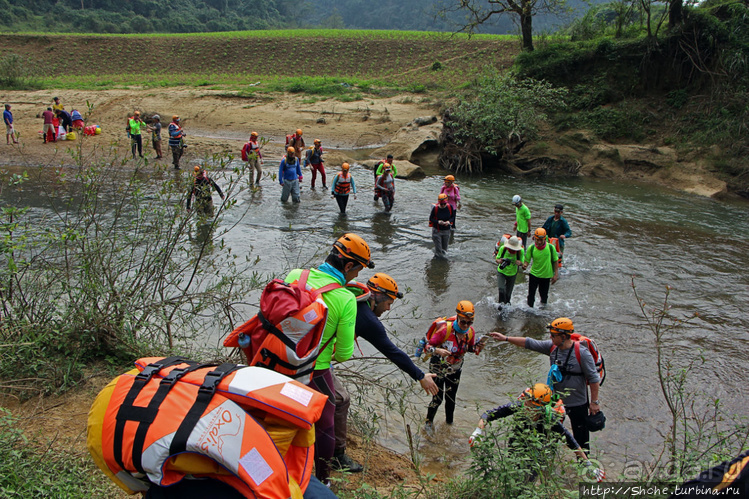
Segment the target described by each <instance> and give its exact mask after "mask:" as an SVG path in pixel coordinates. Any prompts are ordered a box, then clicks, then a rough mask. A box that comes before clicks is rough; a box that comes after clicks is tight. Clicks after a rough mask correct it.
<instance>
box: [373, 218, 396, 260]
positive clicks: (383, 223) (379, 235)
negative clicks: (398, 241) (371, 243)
mask: <svg viewBox="0 0 749 499" xmlns="http://www.w3.org/2000/svg"><path fill="white" fill-rule="evenodd" d="M372 232H374V239H375V241H376V242H377V244H379V245H380V246H381V248H382V250H383V251H385V250H387V247H388V246H390V245H392V244H393V236H394V235H395V226H394V225H393V221H392V219H391V215H390V213H386V212H384V211H378V212H376V213H374V214H373V215H372Z"/></svg>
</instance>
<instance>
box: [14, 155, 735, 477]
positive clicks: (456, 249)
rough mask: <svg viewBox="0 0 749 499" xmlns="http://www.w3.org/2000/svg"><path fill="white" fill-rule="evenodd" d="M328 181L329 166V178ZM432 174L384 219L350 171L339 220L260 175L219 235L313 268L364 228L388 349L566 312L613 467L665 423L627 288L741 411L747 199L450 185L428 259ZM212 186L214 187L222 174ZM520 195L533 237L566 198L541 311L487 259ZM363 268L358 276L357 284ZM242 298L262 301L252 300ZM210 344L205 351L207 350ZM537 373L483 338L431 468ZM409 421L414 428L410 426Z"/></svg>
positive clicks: (633, 456) (321, 197)
mask: <svg viewBox="0 0 749 499" xmlns="http://www.w3.org/2000/svg"><path fill="white" fill-rule="evenodd" d="M267 164H270V161H268V162H267ZM329 169H330V170H333V169H332V168H329ZM333 173H334V172H332V171H329V172H328V175H329V178H330V177H331V176H332V174H333ZM427 173H428V174H427V176H426V177H425V178H423V179H418V180H398V181H397V192H396V197H395V205H394V208H393V211H392V213H389V214H388V213H384V211H383V208H382V203H381V202H379V203H374V202H373V200H372V183H373V179H372V174H371V172H370V171H369V170H366V169H364V168H363V167H361V166H359V165H354V167H352V174H353V176H354V178H355V180H356V183H357V187H358V190H359V194H358V199H356V200H354V199H351V201H350V202H349V209H348V214H347V215H346V216H341V215H340V214H339V213H338V209H337V205H336V203H335V201H334V200H332V199H331V197H330V195H329V193H327V192H324V191H322V190H321V188H320V186H319V179H318V189H317V190H315V191H312V190H311V189H310V188H309V180H310V176H309V172H305V180H304V188H303V192H302V202H301V204H299V205H293V204H292V203H291V202H289V203H288V204H286V205H282V204H281V203H280V201H279V196H280V190H281V189H280V187H279V185H278V184H277V182H274V181H272V180H271V179H270V178H269V177H266V178H264V180H263V184H262V188H261V189H259V190H258V191H256V192H254V193H252V192H249V191H244V192H241V193H239V194H238V196H237V199H238V206H237V207H236V208H235V209H232V210H231V211H229V212H228V213H227V215H226V217H225V219H224V224H226V225H227V226H228V225H231V224H234V223H236V222H238V221H239V224H238V226H237V227H236V228H235V229H234V230H233V231H232V232H230V233H229V234H228V235H227V236H225V240H226V244H227V245H228V246H231V247H232V249H233V251H234V252H235V253H237V254H240V255H244V254H247V253H249V254H250V255H251V258H252V259H254V258H259V261H258V263H257V265H258V268H259V269H260V270H261V271H263V272H268V273H280V272H284V271H285V270H287V269H289V268H293V267H296V266H300V265H317V264H319V263H320V262H322V260H323V259H324V256H325V253H326V252H327V250H328V248H329V247H330V244H331V243H332V241H333V240H334V239H335V238H336V237H338V236H339V235H341V234H342V233H344V232H355V233H357V234H359V235H360V236H362V237H363V238H364V239H365V240H366V241H368V242H369V244H370V247H371V249H372V257H373V260H374V261H375V263H376V269H375V271H378V272H386V273H388V274H390V275H391V276H392V277H394V278H395V279H396V280H397V282H398V284H399V286H400V287H401V289H404V290H405V291H406V297H405V299H403V300H398V301H397V302H396V304H395V305H394V306H393V309H392V310H391V311H390V312H389V313H387V314H386V315H385V316H384V317H383V319H384V322H385V324H386V325H387V326H388V328H389V329H390V330H392V331H393V332H394V335H395V341H396V343H398V344H400V345H403V346H404V349H406V350H407V351H409V352H411V351H412V348H413V345H414V344H415V342H416V341H417V339H418V338H419V337H421V336H422V335H423V334H424V332H425V331H426V328H427V327H428V325H429V323H430V322H431V320H432V319H433V318H435V317H438V316H443V315H452V314H453V312H454V310H455V305H456V304H457V302H458V301H459V300H471V301H473V302H474V303H475V304H476V315H477V318H476V323H475V324H474V327H475V329H476V330H477V331H478V332H479V333H480V334H481V333H485V332H489V331H492V330H496V331H502V332H503V333H505V334H509V335H513V336H532V337H534V338H546V337H547V333H546V330H545V328H544V325H545V324H547V323H548V322H550V321H551V320H553V319H554V318H556V317H560V316H566V317H570V318H571V319H572V320H573V321H574V323H575V329H576V330H577V331H579V332H581V333H583V334H586V335H588V336H591V337H593V338H594V339H595V340H596V341H597V343H598V345H599V347H600V348H601V349H602V351H603V353H604V355H605V359H606V367H607V371H608V377H607V379H606V382H605V384H604V386H603V387H602V388H601V393H600V398H601V401H602V409H603V410H604V412H605V413H606V416H607V419H608V422H607V426H606V429H605V430H604V431H602V432H600V433H597V434H593V440H592V442H591V445H592V447H593V449H594V454H595V455H596V457H598V458H599V459H600V460H601V461H602V462H603V464H604V465H605V466H607V468H609V469H612V470H621V469H622V468H623V467H624V465H625V463H631V462H632V461H633V460H639V461H647V460H649V458H650V455H651V452H653V451H654V450H655V449H656V448H658V447H659V444H660V442H661V441H662V437H661V436H660V433H659V432H662V431H664V430H665V429H666V427H667V426H666V425H667V418H668V414H667V410H666V407H665V404H664V402H663V396H662V394H661V392H660V387H659V384H658V380H657V378H656V364H655V354H654V342H653V336H652V335H651V334H650V333H649V332H648V330H647V329H646V328H645V327H644V321H643V318H642V316H641V314H640V311H639V308H638V304H637V301H636V300H635V298H634V294H633V290H632V287H631V279H632V277H634V279H635V282H636V285H637V290H638V293H640V296H641V297H642V298H644V299H645V300H646V301H647V302H648V304H652V305H657V304H658V303H660V302H662V300H663V297H664V291H665V289H666V286H671V287H672V291H671V296H670V304H671V305H672V306H673V309H672V312H673V313H674V314H675V315H677V316H679V317H681V318H686V317H689V316H692V315H694V314H695V313H698V314H699V316H698V317H695V318H693V319H692V320H691V321H690V322H688V323H687V324H685V325H684V326H682V327H680V328H679V329H677V330H675V331H674V332H673V333H672V334H670V336H669V337H668V339H667V348H666V353H667V354H668V355H669V356H670V357H671V358H672V359H673V360H674V361H675V362H676V363H677V364H678V365H684V363H685V362H686V361H688V360H690V359H693V358H695V357H696V356H697V354H698V352H699V351H703V354H704V357H705V363H704V365H702V366H700V367H699V368H698V369H697V370H696V371H695V372H694V373H693V374H692V375H691V378H690V379H691V383H690V386H691V387H692V389H694V390H698V391H700V392H704V393H705V398H703V400H707V397H717V398H720V399H721V402H722V404H723V409H724V411H725V412H726V413H727V414H742V415H744V416H749V409H748V407H749V404H747V403H746V396H745V395H743V393H744V392H743V390H744V389H745V387H746V386H747V384H749V374H747V372H746V370H745V369H744V366H745V365H747V362H749V321H748V320H747V316H746V313H745V311H744V310H743V308H744V307H745V306H746V305H747V303H749V272H748V271H747V268H749V252H747V250H746V248H747V243H746V241H747V240H749V219H748V218H747V214H748V213H749V210H747V205H746V203H743V202H738V201H736V202H734V201H716V200H713V199H706V198H702V197H697V196H694V195H689V194H683V193H679V192H674V191H670V190H665V189H660V188H657V187H654V186H652V185H646V184H629V183H623V182H621V181H608V180H594V179H586V178H565V179H552V178H542V179H537V178H536V179H517V178H512V177H508V176H505V175H503V174H492V173H488V174H484V175H481V176H478V175H475V176H463V175H458V176H457V184H458V185H459V186H460V188H461V195H462V197H463V209H461V210H460V211H459V212H458V216H457V222H456V225H457V230H456V231H455V234H454V240H453V241H452V242H451V244H450V248H449V251H448V253H449V258H448V259H447V260H437V259H435V258H433V253H432V241H431V230H430V228H429V227H428V225H427V219H428V215H429V210H430V206H431V204H432V203H434V202H435V201H436V196H437V193H438V192H439V188H440V186H441V185H442V175H443V174H444V173H441V172H437V171H432V172H427ZM215 177H216V178H217V180H219V182H221V176H220V174H217V175H215ZM26 192H27V193H28V192H29V189H27V190H26ZM514 194H520V195H521V196H522V197H523V199H524V200H525V202H526V204H527V205H528V206H529V208H530V210H531V212H532V214H533V218H532V226H533V227H537V226H540V225H541V224H542V223H543V221H544V220H545V219H546V217H548V216H549V215H551V214H552V208H553V206H554V204H555V203H563V204H564V205H565V210H564V214H565V217H566V219H567V221H568V222H569V224H570V226H571V228H572V237H571V238H569V239H568V240H567V246H566V253H565V258H564V268H563V269H562V271H561V278H560V280H559V282H557V283H556V284H555V285H553V286H552V288H551V292H550V299H549V304H548V306H547V307H546V308H544V309H538V308H534V309H531V308H529V307H528V306H527V305H526V304H525V295H526V292H527V276H523V277H522V278H521V279H520V280H519V282H518V284H517V285H516V287H515V291H514V296H513V298H512V306H511V307H510V308H509V309H505V310H503V311H502V312H501V313H500V312H499V311H498V310H497V306H496V303H497V289H496V265H495V264H494V262H493V254H492V253H493V249H494V245H495V243H496V242H497V240H498V238H499V237H500V235H501V234H502V233H504V232H510V231H511V230H512V224H513V222H514V218H515V215H514V207H513V206H512V204H511V202H510V200H511V198H512V196H513V195H514ZM28 199H29V198H27V201H28ZM216 199H218V198H216ZM6 201H7V199H6ZM248 205H249V206H248ZM244 208H249V210H248V211H247V213H246V215H245V216H244V218H243V219H242V220H241V221H240V220H238V218H237V217H238V216H239V214H240V213H244V212H245V209H244ZM371 273H372V271H368V270H367V271H364V272H362V273H361V275H360V280H365V279H366V278H367V277H368V276H370V275H371ZM246 301H247V302H250V303H257V297H248V298H247V300H246ZM249 313H251V312H250V311H248V314H249ZM245 318H248V317H245ZM227 332H228V331H224V332H222V333H223V334H225V333H227ZM216 336H217V335H210V337H209V338H207V339H206V341H207V342H211V343H213V342H216ZM360 345H361V349H362V352H361V353H360V352H359V350H358V349H357V350H356V353H355V355H357V356H361V355H364V356H369V355H372V354H373V352H372V350H373V349H372V348H371V347H369V346H368V345H367V344H366V343H365V342H363V341H362V342H360ZM351 365H352V366H356V365H357V364H356V363H351ZM359 365H361V364H359ZM419 365H420V366H422V367H424V368H426V364H422V363H419ZM547 369H548V359H547V358H546V357H543V356H540V355H537V354H534V353H532V352H528V351H525V350H522V349H519V348H515V347H512V346H511V345H508V344H498V343H497V342H493V341H490V342H489V344H488V346H487V348H486V349H485V350H484V352H483V353H482V354H481V355H480V356H478V357H476V356H473V355H472V354H471V355H469V356H468V358H467V361H466V363H465V368H464V372H463V376H462V383H461V386H460V390H459V391H458V407H457V409H456V417H455V424H454V425H453V426H452V427H447V426H446V425H445V424H444V416H443V414H444V413H443V412H442V408H441V409H440V412H439V413H438V415H437V418H436V420H435V423H436V430H437V435H436V436H435V437H434V438H432V439H428V438H426V437H425V436H424V435H423V434H419V438H418V442H417V444H418V447H419V450H420V452H421V453H422V455H423V458H424V465H425V466H426V467H427V469H438V468H443V469H444V468H455V469H462V468H464V467H465V465H466V462H467V456H468V447H467V438H468V435H469V434H470V433H471V431H472V430H473V428H474V427H475V424H476V421H477V419H478V415H479V414H480V413H481V412H482V411H483V410H485V409H489V408H491V407H495V406H497V405H499V404H502V403H505V402H506V401H507V400H508V399H509V398H514V397H516V396H517V394H518V393H519V392H520V391H522V389H523V388H524V387H525V386H527V384H528V383H529V382H540V381H545V378H546V372H547ZM394 376H400V374H394ZM410 399H411V400H412V401H413V402H414V403H415V404H416V406H415V407H417V409H416V412H415V414H416V415H417V417H418V414H419V413H421V416H420V417H421V418H423V415H424V414H425V411H426V405H427V403H428V400H429V397H427V396H426V395H424V394H423V392H422V394H420V395H412V396H411V397H410ZM419 423H420V420H416V421H413V424H412V428H413V429H414V431H415V432H416V428H415V426H416V425H418V424H419ZM380 430H381V431H380V435H379V438H380V441H382V442H383V443H384V444H386V445H387V446H389V447H391V448H394V449H395V450H398V451H401V452H405V451H407V445H406V438H405V435H404V430H403V423H402V421H400V420H399V418H398V417H394V414H392V413H391V414H390V416H389V417H387V418H386V419H384V420H383V421H382V423H381V429H380ZM609 476H611V475H609Z"/></svg>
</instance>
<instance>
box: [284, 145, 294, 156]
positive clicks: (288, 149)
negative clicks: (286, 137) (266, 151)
mask: <svg viewBox="0 0 749 499" xmlns="http://www.w3.org/2000/svg"><path fill="white" fill-rule="evenodd" d="M286 152H287V153H289V154H296V149H294V148H293V147H291V146H289V147H287V148H286Z"/></svg>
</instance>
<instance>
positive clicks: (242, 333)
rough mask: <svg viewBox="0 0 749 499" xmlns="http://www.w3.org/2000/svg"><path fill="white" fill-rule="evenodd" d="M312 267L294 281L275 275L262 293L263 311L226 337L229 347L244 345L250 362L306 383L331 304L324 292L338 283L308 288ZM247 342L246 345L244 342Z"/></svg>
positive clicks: (312, 367) (243, 347) (319, 346)
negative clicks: (242, 343)
mask: <svg viewBox="0 0 749 499" xmlns="http://www.w3.org/2000/svg"><path fill="white" fill-rule="evenodd" d="M308 277H309V269H305V270H304V271H302V275H301V276H300V277H299V280H298V281H294V282H292V283H291V284H289V283H286V282H284V281H283V280H281V279H274V280H272V281H271V282H269V283H268V285H267V286H265V289H264V290H263V292H262V294H261V295H260V311H259V312H258V313H257V315H255V316H254V317H252V318H251V319H250V320H248V321H247V322H245V323H244V324H242V325H241V326H239V327H238V328H236V329H235V330H234V331H232V332H231V334H229V336H228V337H227V338H226V339H225V340H224V346H225V347H230V348H232V347H241V348H242V351H243V352H244V354H245V355H246V357H247V363H248V365H250V366H260V367H266V368H268V369H272V370H274V371H278V372H280V373H281V374H285V375H286V376H289V377H290V378H293V379H295V380H297V381H300V382H302V383H304V384H307V383H309V381H310V380H311V379H312V373H313V371H314V367H315V361H316V360H317V356H318V355H319V354H320V352H321V351H322V350H324V349H325V347H326V346H327V344H325V345H320V341H321V340H322V334H323V330H324V329H325V321H326V320H327V317H328V307H327V305H325V302H324V301H323V299H322V294H323V293H325V292H326V291H330V290H332V289H336V288H340V287H341V285H340V284H337V283H332V284H328V285H327V286H323V287H322V288H319V289H307V278H308ZM240 342H245V345H244V346H242V345H240Z"/></svg>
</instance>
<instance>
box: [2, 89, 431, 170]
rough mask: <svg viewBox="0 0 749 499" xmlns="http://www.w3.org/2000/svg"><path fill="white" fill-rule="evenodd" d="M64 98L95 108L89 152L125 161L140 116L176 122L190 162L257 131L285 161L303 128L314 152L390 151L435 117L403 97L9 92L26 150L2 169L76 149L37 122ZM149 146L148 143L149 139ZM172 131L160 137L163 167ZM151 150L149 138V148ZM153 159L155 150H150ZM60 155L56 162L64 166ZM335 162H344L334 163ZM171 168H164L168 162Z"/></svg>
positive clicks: (268, 151)
mask: <svg viewBox="0 0 749 499" xmlns="http://www.w3.org/2000/svg"><path fill="white" fill-rule="evenodd" d="M55 95H57V96H59V97H60V99H61V101H62V103H63V104H64V105H65V109H66V110H68V111H70V110H72V109H78V110H79V111H80V112H81V113H82V114H85V112H86V109H87V106H86V102H87V101H89V102H90V103H91V104H93V106H94V107H93V110H92V112H91V113H90V115H89V116H88V119H87V123H88V124H98V125H100V126H101V128H102V134H101V135H98V136H96V137H92V138H87V146H88V144H96V145H98V146H100V147H106V148H108V147H109V145H110V144H113V143H116V144H119V146H120V147H121V148H122V153H123V154H124V153H125V152H127V151H129V140H128V139H127V136H126V132H125V121H126V119H127V118H128V116H131V115H132V112H133V111H134V110H136V109H138V110H140V111H141V113H142V114H143V116H145V117H148V116H151V115H153V114H159V115H160V116H161V122H162V125H164V127H166V125H167V124H168V123H169V121H170V120H171V117H172V115H174V114H177V115H179V116H180V117H181V119H182V125H183V128H184V129H185V132H186V133H187V142H188V144H189V147H188V155H187V159H188V162H189V159H190V158H195V157H202V156H205V155H210V154H213V153H217V152H224V151H229V152H233V153H234V154H237V155H238V154H239V151H240V149H241V147H242V144H244V142H245V141H246V140H247V138H248V137H249V134H250V132H251V131H253V130H254V131H257V132H258V133H259V134H260V136H261V137H264V138H266V139H268V140H269V143H268V145H266V146H265V148H264V151H263V152H264V154H265V156H266V157H267V158H274V159H275V158H276V157H278V158H280V156H281V155H282V152H283V145H284V141H285V136H286V134H289V133H292V132H293V131H294V130H296V129H297V128H301V129H302V130H303V131H304V138H305V139H306V141H307V142H309V145H311V144H312V140H313V139H315V138H319V139H321V140H322V143H323V147H327V148H328V149H329V150H334V149H343V150H351V149H356V148H367V147H377V146H381V145H383V144H385V143H387V142H388V141H389V140H390V137H391V136H392V135H393V134H394V133H395V132H396V131H397V130H398V129H399V128H400V127H401V126H403V125H405V124H407V123H408V122H410V121H411V120H413V119H414V118H416V117H418V116H422V115H430V114H435V110H434V109H433V106H432V105H429V104H416V103H414V102H412V101H411V100H410V99H407V98H405V97H404V96H397V97H390V98H383V99H365V100H360V101H354V102H346V103H344V102H340V101H337V100H333V99H327V100H320V101H315V100H314V99H310V98H309V97H306V98H305V97H302V96H295V95H278V96H273V97H265V96H264V97H258V98H240V97H232V96H230V95H229V96H227V94H226V93H225V92H222V91H217V90H207V89H206V90H203V89H196V88H194V87H190V88H184V87H183V88H169V89H163V90H153V89H146V90H142V89H128V90H121V89H118V90H104V91H97V92H86V91H78V90H71V91H60V92H57V91H36V92H20V91H19V92H6V93H5V94H3V95H2V99H3V100H4V102H8V103H10V104H11V105H12V111H13V116H14V120H15V124H16V129H17V130H18V131H19V132H20V134H21V136H20V140H21V147H18V148H17V147H12V148H11V147H8V146H5V145H4V144H3V145H0V147H3V148H4V150H3V152H4V154H2V160H0V161H1V162H2V163H5V164H10V163H22V164H26V163H36V164H40V163H41V164H47V163H49V162H51V161H53V159H54V158H56V156H55V145H56V146H57V148H58V149H64V147H63V146H67V147H69V146H71V145H73V144H75V142H67V141H66V142H58V143H56V144H43V143H42V140H41V138H40V135H39V132H40V131H41V130H42V119H41V118H37V115H38V114H39V113H41V112H42V111H43V110H44V109H45V108H46V107H47V106H48V105H51V99H52V97H53V96H55ZM144 138H145V137H144ZM166 138H167V134H166V130H164V131H163V132H162V139H163V144H164V149H165V150H164V156H165V160H167V159H168V154H167V153H168V151H167V150H166V140H165V139H166ZM147 144H150V138H149V140H148V142H147ZM144 150H148V151H149V153H150V154H151V155H152V157H153V150H152V149H151V148H150V145H145V147H144ZM59 157H60V155H59V154H58V155H57V158H58V159H54V160H55V161H59ZM328 158H329V160H332V161H333V164H334V162H335V161H337V160H338V158H335V157H333V156H328ZM165 162H166V161H165Z"/></svg>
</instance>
